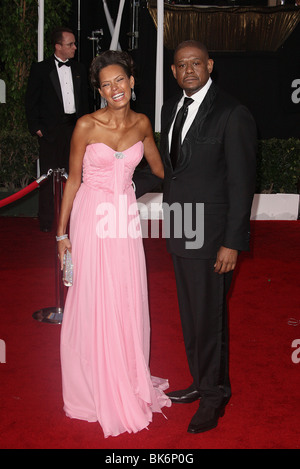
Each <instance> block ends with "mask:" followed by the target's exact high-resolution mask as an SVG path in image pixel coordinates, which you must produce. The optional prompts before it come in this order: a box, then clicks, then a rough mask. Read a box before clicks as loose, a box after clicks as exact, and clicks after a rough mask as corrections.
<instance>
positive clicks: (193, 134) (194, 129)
mask: <svg viewBox="0 0 300 469" xmlns="http://www.w3.org/2000/svg"><path fill="white" fill-rule="evenodd" d="M216 94H217V87H216V85H215V84H214V83H212V84H211V86H210V88H209V90H208V92H207V93H206V96H205V98H204V99H203V101H202V103H201V105H200V107H199V109H198V112H197V114H196V116H195V119H194V121H193V123H192V125H191V126H190V128H189V130H188V132H187V134H186V136H185V138H184V140H183V142H182V146H181V155H180V159H179V161H178V163H177V166H176V168H175V173H177V172H179V171H182V170H183V169H185V168H186V167H187V166H188V165H189V163H190V160H191V157H192V153H193V152H192V148H193V142H194V141H195V139H196V138H197V136H198V135H199V134H200V133H201V130H202V127H203V124H204V122H205V119H206V117H207V115H208V113H209V111H210V109H211V106H212V105H213V103H214V100H215V97H216Z"/></svg>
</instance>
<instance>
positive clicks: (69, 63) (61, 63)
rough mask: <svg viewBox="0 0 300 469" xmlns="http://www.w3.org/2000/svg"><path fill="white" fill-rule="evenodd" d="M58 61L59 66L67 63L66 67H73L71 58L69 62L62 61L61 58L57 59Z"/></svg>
mask: <svg viewBox="0 0 300 469" xmlns="http://www.w3.org/2000/svg"><path fill="white" fill-rule="evenodd" d="M57 62H58V66H59V68H60V67H62V66H63V65H65V66H66V67H71V62H70V60H68V61H67V62H60V61H59V60H57Z"/></svg>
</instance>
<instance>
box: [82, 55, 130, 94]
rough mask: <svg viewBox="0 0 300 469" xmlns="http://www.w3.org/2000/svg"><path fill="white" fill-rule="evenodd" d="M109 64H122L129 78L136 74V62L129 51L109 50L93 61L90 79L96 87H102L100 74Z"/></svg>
mask: <svg viewBox="0 0 300 469" xmlns="http://www.w3.org/2000/svg"><path fill="white" fill-rule="evenodd" d="M108 65H120V66H121V67H122V68H123V70H124V72H125V73H126V75H127V76H128V78H129V77H131V76H132V75H133V74H134V63H133V60H132V58H131V57H130V55H129V54H128V53H127V52H123V51H115V50H107V51H105V52H102V53H101V54H100V55H98V56H97V57H95V58H94V60H93V61H92V63H91V67H90V80H91V84H92V86H93V87H94V88H96V89H99V88H100V80H99V74H100V72H101V70H102V69H103V68H105V67H108Z"/></svg>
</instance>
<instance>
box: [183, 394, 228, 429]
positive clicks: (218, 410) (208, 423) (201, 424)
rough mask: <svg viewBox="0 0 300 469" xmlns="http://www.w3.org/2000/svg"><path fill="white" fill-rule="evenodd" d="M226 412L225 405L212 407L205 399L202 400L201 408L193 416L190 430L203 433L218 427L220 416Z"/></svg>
mask: <svg viewBox="0 0 300 469" xmlns="http://www.w3.org/2000/svg"><path fill="white" fill-rule="evenodd" d="M224 413H225V406H224V405H222V406H221V407H212V406H210V405H209V404H208V403H207V402H205V400H203V401H201V402H200V405H199V409H198V410H197V412H196V413H195V415H194V417H193V418H192V420H191V422H190V424H189V427H188V432H189V433H203V432H207V431H209V430H212V429H213V428H216V426H217V425H218V421H219V418H220V417H223V415H224Z"/></svg>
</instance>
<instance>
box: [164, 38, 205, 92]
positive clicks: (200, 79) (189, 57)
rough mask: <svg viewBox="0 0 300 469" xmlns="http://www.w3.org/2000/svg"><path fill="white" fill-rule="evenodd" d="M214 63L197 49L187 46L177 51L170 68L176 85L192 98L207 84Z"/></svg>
mask: <svg viewBox="0 0 300 469" xmlns="http://www.w3.org/2000/svg"><path fill="white" fill-rule="evenodd" d="M213 65H214V62H213V60H212V59H209V57H208V55H207V54H206V53H205V52H204V51H202V50H201V49H198V47H194V46H187V47H184V48H183V49H179V51H177V53H176V56H175V58H174V65H172V66H171V68H172V72H173V75H174V77H175V79H176V80H177V83H178V85H179V86H180V87H181V88H182V89H183V90H185V92H186V94H187V96H192V95H193V94H194V93H196V92H197V91H199V90H200V89H201V88H203V86H204V85H205V84H206V83H207V81H208V79H209V76H210V74H211V72H212V70H213Z"/></svg>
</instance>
